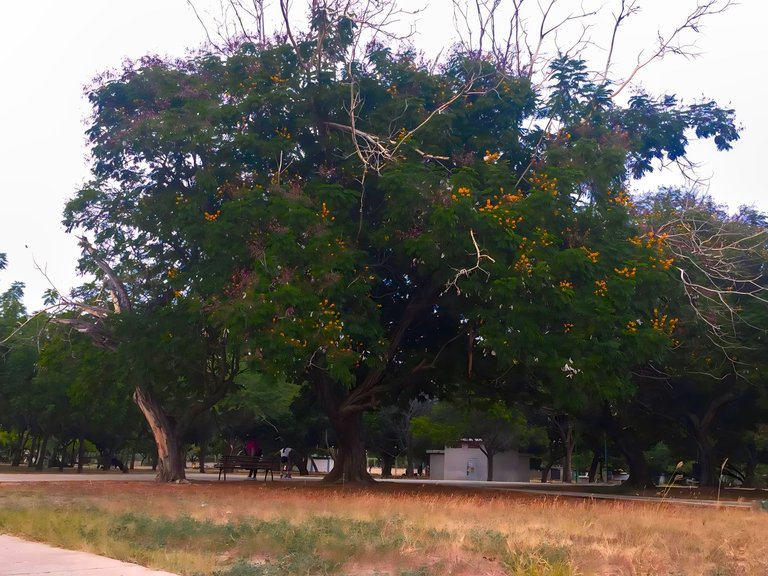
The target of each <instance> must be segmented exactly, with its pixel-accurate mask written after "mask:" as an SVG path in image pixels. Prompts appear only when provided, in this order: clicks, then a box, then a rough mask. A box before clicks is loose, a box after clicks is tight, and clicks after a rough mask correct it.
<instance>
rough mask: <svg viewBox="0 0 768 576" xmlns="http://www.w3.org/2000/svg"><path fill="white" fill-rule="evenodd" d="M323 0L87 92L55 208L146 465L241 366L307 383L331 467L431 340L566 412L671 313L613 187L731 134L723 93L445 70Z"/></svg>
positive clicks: (451, 65) (653, 339)
mask: <svg viewBox="0 0 768 576" xmlns="http://www.w3.org/2000/svg"><path fill="white" fill-rule="evenodd" d="M330 4H332V6H331V5H330ZM330 4H327V3H320V2H313V4H312V10H311V12H310V18H309V25H310V26H309V29H308V30H307V32H306V33H302V34H298V33H295V31H292V29H291V28H290V26H289V24H290V22H289V21H288V20H287V19H286V21H285V24H286V30H285V32H286V36H285V38H284V39H283V40H285V42H283V43H275V44H269V43H265V42H260V43H255V42H253V41H249V39H247V38H246V39H245V41H243V42H241V43H237V44H235V45H234V47H231V48H230V49H229V50H228V51H227V53H226V54H224V55H222V54H216V55H211V54H201V55H199V56H197V57H194V58H189V59H186V60H182V61H175V62H170V61H163V60H160V59H156V58H146V59H143V60H141V61H139V62H136V63H133V64H130V65H128V66H126V68H125V69H124V70H123V71H122V72H120V73H117V74H115V75H112V76H107V77H105V78H104V79H103V80H102V81H100V82H98V83H97V84H96V85H95V86H93V87H92V89H91V91H90V98H91V101H92V104H93V107H94V115H93V118H92V123H91V128H90V130H89V138H90V140H91V143H92V154H93V158H94V164H93V174H94V179H93V182H92V183H90V185H89V186H87V187H85V188H84V189H83V190H81V191H80V192H79V193H78V195H77V197H76V198H75V199H73V200H72V201H71V202H70V203H69V204H68V206H67V210H66V214H65V220H66V223H67V226H68V227H69V228H70V229H80V230H83V231H85V232H87V233H88V234H90V236H91V239H90V240H84V241H83V245H84V249H85V251H84V259H83V261H82V266H83V267H84V268H85V269H88V270H91V271H93V272H95V273H96V274H97V275H98V276H99V277H100V278H102V279H103V280H104V281H105V285H106V286H107V288H108V292H109V293H111V294H112V299H111V303H107V302H105V299H104V298H102V297H101V295H100V294H98V293H93V294H91V295H92V297H93V298H92V301H89V302H88V301H86V302H82V301H81V302H80V305H79V309H80V310H81V311H82V313H83V314H84V315H85V314H89V315H90V317H91V319H87V318H86V317H85V316H81V317H78V318H73V319H70V320H69V322H70V323H71V324H75V325H76V326H77V327H78V328H79V329H82V330H85V331H86V332H88V333H90V334H91V335H92V336H93V337H94V338H95V339H97V340H98V341H99V342H100V343H101V344H102V345H103V346H105V347H107V348H109V349H111V350H113V351H114V352H115V353H116V354H118V355H119V356H120V357H121V358H122V359H123V361H124V366H125V367H126V368H125V370H126V377H129V378H132V379H133V383H134V385H135V387H136V388H135V394H134V398H135V399H136V401H137V403H138V404H139V407H140V408H141V409H142V411H143V412H144V414H145V416H146V418H147V419H148V421H149V423H150V426H151V427H152V429H153V432H154V434H155V438H156V441H157V442H158V450H159V453H160V461H161V463H162V465H161V467H160V476H159V477H160V478H161V479H163V480H173V479H178V478H183V468H180V466H181V465H180V462H181V460H180V457H181V450H180V442H181V438H182V437H183V431H184V429H185V428H186V427H187V426H188V425H189V423H190V422H191V420H192V419H193V418H194V417H195V416H196V415H197V414H198V413H199V412H200V411H202V410H205V409H206V408H208V407H210V406H212V405H213V404H214V403H215V402H217V401H218V400H219V399H220V398H222V397H223V396H224V395H225V394H227V393H228V392H229V391H231V390H232V389H234V387H235V384H234V382H235V376H236V374H237V372H238V371H239V362H240V360H242V359H247V360H248V361H249V363H250V365H251V366H254V367H258V368H259V369H261V370H264V371H265V372H279V373H281V374H283V375H287V376H288V377H289V378H291V379H293V380H294V381H296V382H299V383H303V384H305V385H306V386H307V387H308V388H309V389H311V390H312V392H313V394H314V395H315V398H317V400H318V401H319V403H320V405H321V406H322V407H323V409H324V410H325V411H326V413H327V415H328V418H329V421H330V423H331V425H332V427H333V428H334V430H335V432H336V436H337V439H338V443H339V449H338V453H337V459H336V466H335V467H334V470H333V472H332V473H331V474H329V476H328V480H329V481H336V480H346V481H368V480H370V477H369V475H368V473H367V471H366V460H365V452H364V446H363V442H362V438H363V436H362V434H361V430H362V415H363V413H364V412H365V411H367V410H371V409H374V408H375V407H376V406H377V405H378V403H379V401H380V400H381V398H382V397H385V396H387V395H390V394H391V392H392V390H393V389H394V390H401V389H411V390H413V391H414V392H415V391H417V390H418V389H419V388H420V387H427V386H429V387H434V385H435V383H436V381H437V378H436V376H437V375H438V372H439V369H440V367H441V366H445V364H444V362H445V358H446V356H450V357H451V360H453V361H455V359H456V358H462V357H463V358H465V359H466V361H465V362H464V365H465V368H466V380H467V382H469V381H471V380H472V379H473V373H474V372H473V366H474V365H475V363H476V358H479V357H480V356H483V355H490V356H493V357H494V358H495V359H496V361H497V362H496V361H495V362H494V363H495V364H497V366H498V369H499V376H498V377H497V379H496V380H497V381H499V382H505V381H506V382H509V378H508V376H509V375H510V374H520V375H521V377H522V378H524V379H525V381H526V382H529V383H531V384H532V385H533V386H535V387H537V388H538V389H540V390H541V392H542V394H544V395H547V396H548V397H551V398H552V400H553V402H554V403H555V404H557V405H559V406H562V407H563V408H569V409H570V408H572V407H573V406H576V407H578V405H579V404H580V402H583V399H584V398H588V397H590V396H593V395H595V394H598V395H600V396H601V397H606V398H609V397H613V396H616V395H617V394H618V393H619V392H620V391H621V390H623V389H626V387H627V378H626V372H627V369H628V367H629V366H632V365H634V364H637V363H639V362H642V361H643V360H645V359H647V358H648V357H653V356H655V355H657V354H659V353H660V350H662V349H663V348H664V346H665V344H666V343H667V341H668V339H669V338H670V335H671V333H672V332H673V331H674V325H673V324H672V323H671V319H670V318H669V317H668V316H665V315H664V311H663V309H662V308H661V307H659V306H655V305H654V303H655V301H656V299H657V297H658V293H657V292H655V291H654V290H653V289H652V288H650V287H651V286H652V285H654V283H657V284H658V283H660V282H665V281H667V272H668V270H667V268H668V265H667V264H666V263H665V261H664V260H663V259H661V258H660V252H659V246H658V243H657V241H656V240H655V239H652V238H649V237H648V238H646V237H642V236H641V235H640V234H639V233H638V232H637V230H636V227H635V224H634V222H633V221H632V219H631V218H630V217H629V213H628V210H627V206H626V204H627V196H626V192H625V191H624V190H625V189H626V188H625V185H626V182H627V180H628V179H629V178H630V177H632V176H635V177H639V176H641V175H642V174H644V173H646V172H647V171H648V170H650V169H651V167H652V163H653V161H654V160H655V159H672V160H675V159H680V158H683V157H684V156H685V153H686V150H687V144H688V137H689V134H690V133H691V132H696V134H697V135H698V136H700V137H713V138H714V139H715V142H716V144H717V146H718V147H719V148H728V147H729V145H730V142H732V141H733V140H734V139H735V138H737V136H738V134H737V131H736V129H735V128H734V124H733V113H732V111H730V110H723V109H720V108H718V107H717V106H716V105H715V104H714V103H712V102H706V101H705V102H701V103H697V104H693V105H686V106H684V105H682V104H680V103H679V102H678V101H677V100H676V99H675V98H674V97H672V96H664V97H661V98H658V99H657V98H651V97H649V96H646V95H643V94H638V95H637V96H635V97H633V98H632V99H630V101H629V103H628V104H627V105H626V106H621V105H619V104H618V103H616V102H615V101H614V100H613V99H612V98H611V96H612V94H613V88H614V87H613V85H612V84H611V81H610V79H609V78H608V76H607V72H606V73H605V74H603V75H602V76H600V75H598V76H599V77H598V78H597V79H595V74H591V73H590V71H589V69H588V67H587V65H586V64H585V63H584V62H582V61H580V60H577V59H573V58H570V57H568V56H565V55H561V56H560V57H558V58H556V59H554V60H551V61H550V62H549V64H550V65H548V66H547V67H546V71H547V73H546V75H545V78H546V79H547V81H546V82H544V83H542V84H541V86H535V85H534V83H533V82H532V77H533V69H532V68H530V69H528V71H527V72H526V73H519V74H512V73H511V70H510V69H509V68H508V67H506V66H505V65H504V63H503V62H499V61H498V60H497V61H495V62H494V63H492V62H491V61H492V59H489V58H485V57H484V55H483V54H482V53H478V52H477V51H474V50H469V51H466V50H465V51H461V50H459V51H456V52H454V53H452V55H451V56H450V57H449V58H448V59H447V61H446V62H445V64H444V65H442V66H439V67H435V66H430V65H427V64H426V63H422V62H420V60H419V59H418V58H417V56H416V54H415V53H414V52H413V51H411V50H404V51H401V52H395V51H394V50H392V49H391V48H388V47H386V46H384V45H382V44H380V43H379V42H378V41H375V40H374V41H372V42H370V43H368V44H367V47H366V48H365V49H364V50H363V49H361V48H360V43H359V41H360V40H361V38H363V36H362V35H361V34H362V31H363V30H364V29H366V26H367V25H368V24H370V22H371V20H370V19H366V18H365V17H364V16H365V15H366V14H367V15H368V16H370V13H367V12H365V13H363V15H362V16H361V14H360V13H357V15H355V14H353V11H348V12H345V11H344V10H334V9H332V8H333V7H334V6H336V4H335V3H330ZM376 4H377V3H370V2H369V3H361V5H364V6H366V7H369V8H370V7H371V6H374V5H376ZM385 4H387V3H385ZM284 5H285V6H286V7H287V4H285V3H281V6H284ZM336 7H338V6H336ZM262 39H263V38H262ZM537 62H538V61H537V59H536V58H535V57H532V60H531V66H534V65H535V64H537ZM622 87H623V85H622V86H619V88H622ZM93 318H95V319H96V320H95V321H94V320H93ZM188 326H191V328H190V327H188ZM241 342H242V343H244V345H243V346H239V344H240V343H241ZM518 367H519V368H518ZM574 389H577V390H578V394H576V395H573V394H572V392H573V390H574ZM572 396H574V398H572Z"/></svg>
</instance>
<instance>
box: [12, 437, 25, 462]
mask: <svg viewBox="0 0 768 576" xmlns="http://www.w3.org/2000/svg"><path fill="white" fill-rule="evenodd" d="M27 432H28V430H22V432H21V434H19V441H18V443H17V444H16V448H15V450H14V453H13V460H12V461H11V466H19V465H21V459H22V458H23V457H24V444H26V442H27Z"/></svg>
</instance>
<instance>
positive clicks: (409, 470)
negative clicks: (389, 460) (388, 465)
mask: <svg viewBox="0 0 768 576" xmlns="http://www.w3.org/2000/svg"><path fill="white" fill-rule="evenodd" d="M405 440H406V442H407V444H406V446H405V466H406V469H405V477H406V478H415V477H416V474H415V472H414V470H413V469H414V465H413V436H412V435H411V434H410V433H409V434H406V435H405Z"/></svg>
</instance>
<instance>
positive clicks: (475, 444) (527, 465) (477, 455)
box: [427, 438, 531, 482]
mask: <svg viewBox="0 0 768 576" xmlns="http://www.w3.org/2000/svg"><path fill="white" fill-rule="evenodd" d="M481 445H482V440H481V439H477V438H462V440H461V443H460V445H459V446H458V447H448V446H446V447H445V448H444V449H443V450H427V455H428V456H429V477H430V478H431V479H433V480H477V481H484V480H486V479H487V478H488V458H487V457H486V456H485V454H484V453H483V451H482V450H481V449H480V446H481ZM530 479H531V457H530V456H528V455H527V454H520V453H519V452H517V451H508V452H498V453H497V454H495V455H494V457H493V480H494V481H496V482H529V481H530Z"/></svg>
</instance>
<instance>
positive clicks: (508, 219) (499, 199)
mask: <svg viewBox="0 0 768 576" xmlns="http://www.w3.org/2000/svg"><path fill="white" fill-rule="evenodd" d="M500 192H501V196H499V195H498V194H496V195H494V196H493V200H491V199H490V198H488V199H486V201H485V206H481V207H480V208H478V212H483V213H486V214H489V215H490V216H491V217H492V218H493V219H494V220H496V223H497V224H499V225H500V226H502V227H504V228H506V229H507V230H510V231H512V230H514V229H515V228H516V227H517V225H518V224H519V223H520V222H522V221H523V217H522V216H516V214H514V213H513V212H512V204H514V203H515V202H518V201H520V200H521V199H522V198H523V193H522V191H520V190H518V194H505V193H504V188H501V189H500ZM494 201H495V202H496V203H495V204H494Z"/></svg>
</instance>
